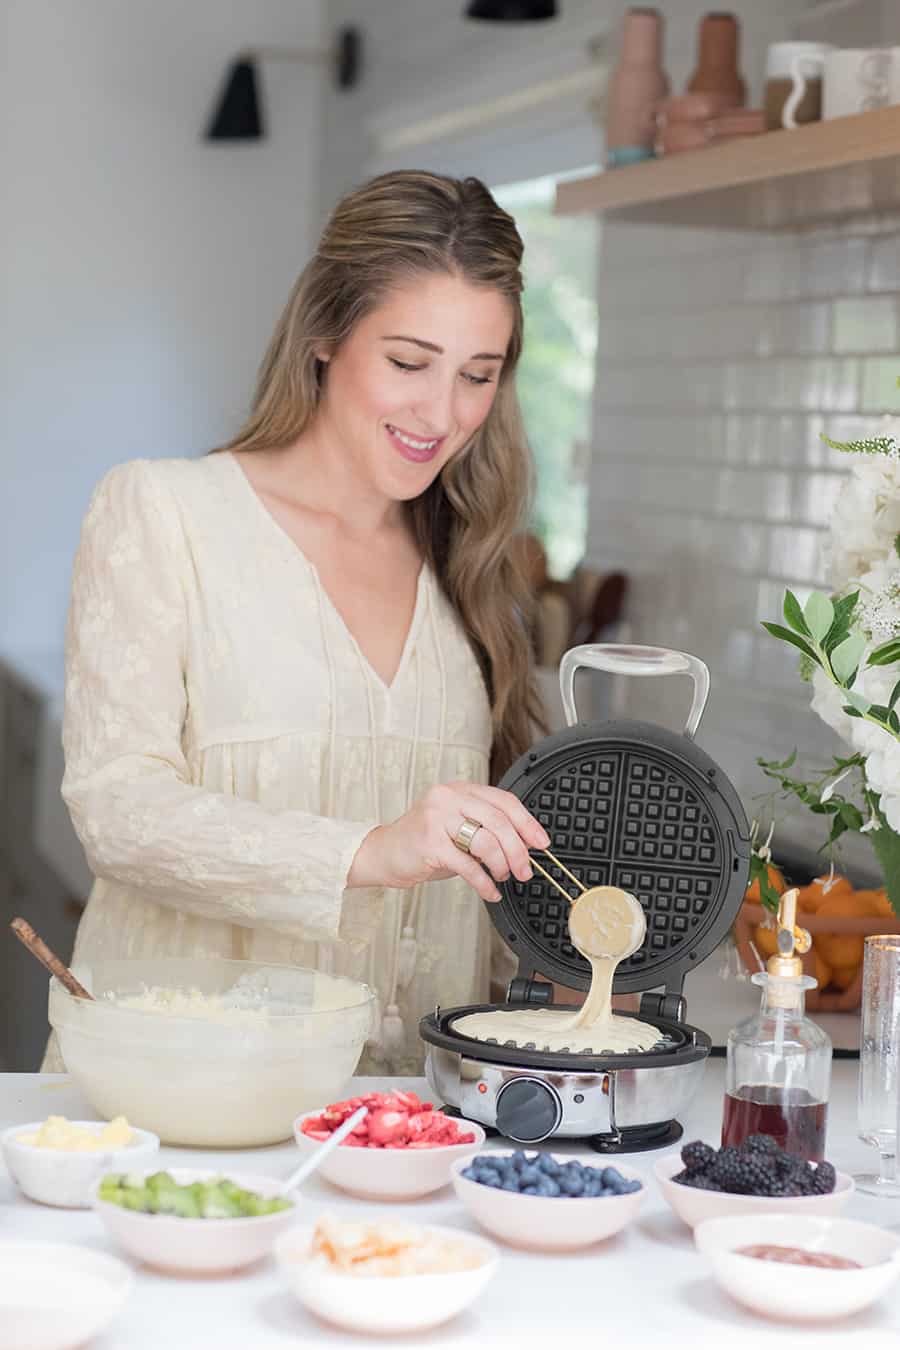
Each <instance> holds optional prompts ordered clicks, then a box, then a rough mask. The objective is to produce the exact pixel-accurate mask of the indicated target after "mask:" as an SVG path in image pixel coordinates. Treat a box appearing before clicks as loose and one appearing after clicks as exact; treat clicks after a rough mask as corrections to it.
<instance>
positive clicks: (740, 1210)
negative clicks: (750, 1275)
mask: <svg viewBox="0 0 900 1350" xmlns="http://www.w3.org/2000/svg"><path fill="white" fill-rule="evenodd" d="M683 1168H684V1163H683V1162H682V1161H681V1155H680V1153H667V1154H666V1155H665V1156H664V1157H662V1158H657V1160H656V1162H655V1163H654V1164H653V1171H654V1173H655V1175H656V1179H657V1181H658V1182H659V1188H660V1190H661V1191H662V1193H663V1195H664V1196H665V1198H666V1201H667V1203H668V1205H669V1206H670V1208H671V1209H673V1210H674V1211H675V1213H676V1214H677V1215H678V1217H679V1219H683V1220H684V1222H685V1223H686V1224H688V1225H689V1226H690V1227H691V1228H693V1227H695V1225H696V1224H698V1223H703V1222H704V1220H706V1219H721V1218H725V1217H726V1215H727V1216H731V1215H735V1214H766V1213H777V1214H796V1215H798V1216H800V1215H807V1214H825V1215H832V1216H834V1215H837V1214H840V1212H841V1210H842V1209H843V1208H844V1206H845V1205H846V1204H847V1201H848V1200H849V1199H850V1197H851V1195H852V1194H853V1192H854V1190H855V1189H856V1186H855V1184H854V1181H853V1178H852V1177H851V1176H848V1175H847V1173H846V1172H838V1174H837V1179H836V1181H835V1186H834V1190H833V1191H832V1192H831V1193H830V1194H829V1195H791V1196H784V1195H730V1194H729V1193H728V1192H727V1191H698V1190H695V1189H694V1187H693V1186H685V1185H683V1184H682V1183H681V1182H680V1181H673V1180H672V1178H673V1177H674V1176H676V1174H677V1173H678V1172H680V1171H682V1170H683Z"/></svg>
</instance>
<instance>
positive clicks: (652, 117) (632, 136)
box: [606, 9, 669, 168]
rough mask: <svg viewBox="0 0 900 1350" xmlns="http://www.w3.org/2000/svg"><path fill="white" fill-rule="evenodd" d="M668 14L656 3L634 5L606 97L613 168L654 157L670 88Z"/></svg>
mask: <svg viewBox="0 0 900 1350" xmlns="http://www.w3.org/2000/svg"><path fill="white" fill-rule="evenodd" d="M662 34H663V20H662V17H661V15H660V14H659V13H658V12H657V11H656V10H655V9H630V10H629V11H628V13H627V14H626V15H625V21H624V24H623V27H622V43H621V47H620V50H619V60H618V64H617V66H616V69H615V71H614V72H613V74H612V76H611V77H610V82H609V90H608V93H607V98H606V155H607V165H608V167H610V168H613V167H616V166H618V165H621V164H634V163H636V162H638V161H640V160H642V159H651V158H652V157H653V142H654V138H655V133H656V113H657V109H658V108H659V105H660V103H661V102H662V100H663V99H664V98H665V97H666V95H667V94H668V92H669V81H668V79H667V78H666V75H665V72H664V71H663V68H662V62H661V50H662Z"/></svg>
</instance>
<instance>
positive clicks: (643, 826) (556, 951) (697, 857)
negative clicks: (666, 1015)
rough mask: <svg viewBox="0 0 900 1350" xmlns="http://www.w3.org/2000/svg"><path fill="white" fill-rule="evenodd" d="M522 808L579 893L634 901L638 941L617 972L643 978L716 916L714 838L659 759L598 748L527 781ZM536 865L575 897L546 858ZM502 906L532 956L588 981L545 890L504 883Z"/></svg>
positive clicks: (688, 793)
mask: <svg viewBox="0 0 900 1350" xmlns="http://www.w3.org/2000/svg"><path fill="white" fill-rule="evenodd" d="M523 801H524V803H525V805H526V806H527V807H528V809H529V810H530V811H531V812H532V814H533V815H535V816H536V817H537V819H538V820H539V821H540V822H541V824H542V825H543V826H544V828H545V829H546V830H547V832H548V834H549V835H550V837H551V841H552V842H551V845H550V847H551V849H552V851H553V852H554V853H555V854H556V855H557V856H558V857H559V859H560V861H561V862H563V863H565V865H566V866H567V867H568V868H569V869H570V870H571V871H572V872H573V873H574V874H575V876H577V877H580V878H581V880H582V882H583V883H584V885H585V886H603V885H612V886H621V887H622V889H623V890H626V891H630V892H631V893H632V894H633V895H635V896H636V897H637V899H638V900H639V901H640V904H641V906H642V907H643V910H644V914H645V916H646V919H647V938H646V941H645V943H644V945H643V947H642V948H641V950H640V951H638V952H635V954H634V956H632V957H630V958H629V959H628V960H627V961H623V962H622V964H621V966H620V967H619V970H620V973H622V974H625V973H628V972H636V971H638V970H640V971H642V972H644V971H649V970H651V969H652V967H653V966H654V964H658V963H659V962H660V961H662V960H663V959H668V958H669V957H670V956H671V955H672V954H673V953H674V952H675V951H676V950H677V948H679V947H680V946H681V945H682V944H683V943H685V942H690V940H691V939H692V938H693V936H694V934H695V933H696V932H697V930H698V929H700V928H703V927H705V926H706V923H707V921H708V920H710V919H711V918H712V917H713V916H714V915H715V913H716V912H717V910H718V905H719V895H720V889H721V886H722V884H723V869H724V861H723V859H724V847H723V843H722V839H721V835H720V830H719V827H718V824H717V822H716V820H715V818H714V816H713V814H712V813H711V812H710V810H709V809H708V807H707V806H706V804H705V803H704V802H703V800H702V799H701V797H700V796H699V795H698V793H697V791H696V789H695V788H694V786H693V785H692V784H691V783H690V781H689V780H688V778H687V777H686V775H685V774H684V773H683V772H681V771H680V770H679V768H678V766H677V765H673V763H672V762H671V760H670V759H669V758H668V757H667V756H666V754H665V752H660V754H659V755H654V754H653V753H652V752H649V751H647V750H646V749H645V748H642V749H640V750H634V751H632V750H628V749H621V748H617V749H609V750H607V749H600V750H598V751H597V752H596V753H595V754H594V755H592V756H591V757H588V758H586V757H584V754H583V752H582V753H581V754H580V755H579V756H578V758H577V759H576V758H575V757H574V756H573V759H572V761H571V762H570V763H568V764H565V765H563V766H562V767H560V766H556V767H555V768H554V769H553V771H552V772H551V773H550V774H548V775H547V776H545V777H543V778H542V779H540V781H538V782H536V783H535V785H534V787H533V788H532V789H531V791H530V792H529V793H528V794H527V795H526V796H524V797H523ZM541 862H542V865H544V866H545V867H546V868H547V870H548V871H549V872H550V873H551V875H553V876H555V877H556V878H557V879H558V880H559V881H560V882H561V884H562V885H563V886H564V887H565V888H566V890H568V891H569V892H574V887H573V886H572V883H571V882H570V881H568V880H567V878H566V877H564V876H563V875H562V874H561V873H560V872H559V871H558V870H557V869H556V868H555V867H554V866H553V865H552V864H551V863H550V862H549V859H545V858H541ZM507 897H508V901H510V902H511V907H512V909H513V911H514V913H515V915H516V917H517V919H518V922H519V925H520V926H521V927H522V928H523V929H524V930H525V932H526V933H527V936H528V940H529V942H530V943H531V944H532V946H533V947H535V948H537V949H539V950H540V951H549V952H551V953H552V954H553V956H554V957H555V959H556V960H557V961H560V962H561V963H562V964H563V965H564V966H568V967H570V968H571V969H572V970H573V971H578V972H584V974H585V975H586V974H587V972H588V966H587V962H586V961H584V959H583V958H582V957H581V956H580V955H579V953H578V952H576V951H575V949H574V947H573V946H572V944H571V943H570V942H569V934H568V919H567V914H568V906H567V905H566V902H565V901H564V900H563V899H562V897H561V896H560V895H559V894H558V893H557V892H556V891H555V890H554V888H553V887H552V886H551V885H550V883H549V882H547V881H546V880H545V879H544V878H543V877H542V876H540V874H539V873H537V872H536V873H535V874H534V877H533V878H532V880H531V881H529V882H519V881H515V880H514V879H511V880H510V882H508V883H507ZM647 987H650V986H649V985H648V986H647Z"/></svg>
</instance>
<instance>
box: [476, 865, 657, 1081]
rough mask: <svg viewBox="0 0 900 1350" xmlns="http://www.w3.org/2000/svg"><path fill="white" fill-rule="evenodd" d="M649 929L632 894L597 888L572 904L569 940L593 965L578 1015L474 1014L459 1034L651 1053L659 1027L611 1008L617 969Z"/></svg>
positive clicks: (572, 1049) (560, 1048) (544, 1046)
mask: <svg viewBox="0 0 900 1350" xmlns="http://www.w3.org/2000/svg"><path fill="white" fill-rule="evenodd" d="M646 931H647V925H646V920H645V919H644V912H643V910H642V909H641V907H640V905H639V904H638V902H637V900H636V899H635V898H634V896H633V895H629V894H628V892H627V891H623V890H620V889H619V887H618V886H593V887H591V889H590V890H587V891H585V892H584V893H583V894H582V895H580V896H579V897H578V899H577V900H576V901H575V902H574V904H573V905H572V909H571V910H570V912H569V936H570V938H571V940H572V946H573V947H574V948H575V950H576V951H578V952H580V953H581V955H582V956H583V957H584V958H585V959H586V960H587V961H588V962H590V966H591V985H590V988H589V990H588V995H587V998H586V999H585V1001H584V1003H583V1004H582V1005H581V1007H580V1008H579V1009H578V1010H577V1012H575V1013H574V1014H573V1013H571V1012H563V1011H561V1010H559V1009H556V1008H534V1009H530V1008H522V1009H519V1008H517V1009H511V1010H507V1009H501V1008H497V1009H494V1010H492V1011H491V1012H482V1013H470V1014H469V1016H468V1017H461V1018H460V1019H459V1021H458V1022H455V1023H454V1031H457V1032H459V1033H460V1035H462V1036H471V1037H472V1038H473V1039H474V1040H478V1041H488V1040H492V1041H496V1042H497V1043H498V1044H500V1045H505V1044H507V1043H509V1042H510V1041H512V1042H514V1043H515V1044H516V1045H517V1046H518V1047H519V1048H520V1049H528V1050H548V1051H551V1052H554V1051H555V1052H556V1053H562V1052H565V1051H568V1052H569V1053H571V1054H579V1053H586V1052H591V1053H593V1054H595V1055H600V1054H624V1053H627V1052H628V1051H635V1050H650V1049H652V1047H653V1046H654V1045H656V1043H657V1042H658V1041H659V1040H660V1033H659V1029H658V1028H657V1027H654V1026H650V1024H649V1023H647V1022H638V1021H637V1020H636V1019H635V1018H632V1017H620V1016H617V1015H616V1014H615V1013H614V1012H613V1010H612V986H613V978H614V976H615V973H616V967H617V966H618V965H619V963H620V962H621V961H624V960H625V959H626V957H629V956H632V955H633V954H634V952H636V951H637V950H638V948H639V947H640V945H641V943H642V942H643V940H644V935H645V933H646Z"/></svg>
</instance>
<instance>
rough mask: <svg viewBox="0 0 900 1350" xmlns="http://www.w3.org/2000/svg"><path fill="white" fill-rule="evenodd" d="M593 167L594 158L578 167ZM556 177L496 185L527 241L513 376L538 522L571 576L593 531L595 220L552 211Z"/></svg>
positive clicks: (559, 566) (554, 572) (563, 572)
mask: <svg viewBox="0 0 900 1350" xmlns="http://www.w3.org/2000/svg"><path fill="white" fill-rule="evenodd" d="M592 172H596V166H589V167H587V168H585V169H580V170H579V171H578V173H577V175H572V176H573V177H574V176H578V177H581V176H582V175H583V174H586V173H592ZM566 176H567V177H568V176H569V175H566ZM559 177H560V176H550V177H544V178H533V179H530V180H528V181H526V182H519V183H512V184H508V185H507V186H505V187H499V188H498V187H494V188H492V191H493V193H494V196H495V197H496V199H497V201H498V202H499V203H500V205H501V206H502V207H503V208H504V209H505V210H507V211H509V213H510V215H512V216H513V217H514V218H515V221H516V224H517V226H518V228H519V233H520V234H521V236H522V238H523V240H524V243H525V258H524V277H525V296H524V309H525V349H524V352H523V355H522V359H521V361H520V363H519V371H518V379H517V385H518V391H519V401H520V403H521V405H522V413H523V415H524V418H525V427H526V430H527V432H528V439H529V441H530V443H531V449H532V452H533V454H534V459H535V464H536V467H537V494H536V501H535V508H534V519H533V528H534V530H535V533H537V534H538V535H539V536H540V539H541V541H542V542H543V545H544V548H545V549H546V552H547V561H548V564H549V568H550V574H551V576H553V577H555V578H565V577H567V576H569V575H570V573H571V572H572V570H573V568H574V567H575V566H576V565H577V563H578V562H579V561H580V560H581V558H582V556H583V554H584V547H585V540H586V538H587V495H588V473H589V467H590V444H591V399H592V393H593V387H594V359H595V353H596V348H597V301H596V298H595V297H596V271H597V250H598V243H599V235H598V231H599V222H598V220H597V218H596V217H595V216H592V215H584V216H556V215H554V214H553V200H554V189H555V186H556V183H557V182H558V181H559Z"/></svg>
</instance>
